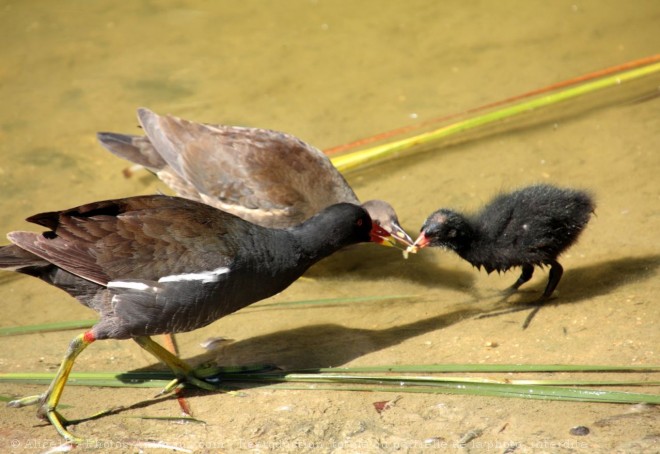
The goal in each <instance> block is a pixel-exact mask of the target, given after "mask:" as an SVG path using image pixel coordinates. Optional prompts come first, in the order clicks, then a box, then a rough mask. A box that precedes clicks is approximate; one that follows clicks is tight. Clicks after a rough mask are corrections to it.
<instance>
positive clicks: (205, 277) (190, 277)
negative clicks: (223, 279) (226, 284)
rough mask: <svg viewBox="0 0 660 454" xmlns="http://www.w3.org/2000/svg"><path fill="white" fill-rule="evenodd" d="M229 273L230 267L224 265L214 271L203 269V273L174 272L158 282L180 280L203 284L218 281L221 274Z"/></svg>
mask: <svg viewBox="0 0 660 454" xmlns="http://www.w3.org/2000/svg"><path fill="white" fill-rule="evenodd" d="M226 273H229V268H227V267H226V266H222V267H220V268H216V269H214V270H212V271H202V272H201V273H187V274H173V275H171V276H164V277H161V278H160V279H158V282H180V281H201V282H202V284H208V283H210V282H217V281H218V280H219V279H220V276H221V275H223V274H226Z"/></svg>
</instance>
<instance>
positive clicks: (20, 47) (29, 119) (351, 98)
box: [0, 0, 660, 453]
mask: <svg viewBox="0 0 660 454" xmlns="http://www.w3.org/2000/svg"><path fill="white" fill-rule="evenodd" d="M659 21H660V4H658V3H657V2H654V1H636V2H620V1H586V2H580V3H576V2H568V1H557V2H552V3H551V4H548V3H547V2H540V1H533V2H517V1H513V0H510V1H501V2H483V1H481V2H472V3H469V4H466V3H465V2H458V1H445V2H425V1H412V2H405V4H404V3H403V2H400V3H395V2H391V3H388V2H376V1H363V2H348V1H336V2H326V1H322V0H319V1H289V2H258V1H254V0H248V1H244V2H240V3H236V2H225V1H221V2H200V1H188V0H183V1H178V2H147V1H141V2H125V3H117V2H110V1H97V2H76V1H61V2H47V1H32V2H4V3H3V4H2V5H0V29H1V30H2V33H1V35H0V36H1V37H0V40H1V41H0V42H1V43H2V47H1V48H2V51H1V52H2V55H3V58H2V59H1V61H0V99H2V105H3V108H2V109H0V153H1V154H0V155H1V156H2V160H1V161H0V191H2V197H1V198H0V212H2V214H3V215H2V217H0V231H2V232H8V231H12V230H21V229H34V228H37V227H36V226H32V225H29V224H27V223H25V222H24V219H25V218H26V217H27V216H29V215H31V214H34V213H38V212H41V211H51V210H55V209H63V208H68V207H71V206H74V205H77V204H81V203H85V202H89V201H93V200H101V199H108V198H116V197H124V196H130V195H137V194H152V193H154V192H156V191H159V190H161V191H167V189H166V188H165V187H164V185H163V184H161V183H160V182H159V181H157V180H156V179H155V178H153V177H151V176H150V175H148V174H146V173H137V174H135V175H134V176H133V177H132V178H129V179H126V178H124V176H123V175H122V170H123V169H124V168H125V167H126V163H124V162H121V161H120V160H119V159H117V158H115V157H114V156H112V155H110V154H109V153H108V152H106V151H105V150H104V149H102V148H101V147H100V146H99V145H98V144H97V143H96V139H95V133H96V132H97V131H117V132H125V133H138V132H139V130H138V129H137V126H136V125H137V120H136V119H135V109H136V108H137V107H139V106H146V107H149V108H151V109H153V110H155V111H156V112H158V113H162V114H165V113H172V114H174V115H177V116H180V117H184V118H189V119H193V120H197V121H202V122H211V123H227V124H239V125H251V126H260V127H268V128H274V129H279V130H284V131H287V132H290V133H292V134H295V135H297V136H299V137H300V138H302V139H303V140H305V141H308V142H310V143H312V144H314V145H316V146H318V147H320V148H328V147H331V146H334V145H338V144H342V143H346V142H349V141H352V140H354V139H357V138H361V137H365V136H369V135H372V134H376V133H379V132H382V131H386V130H389V129H392V128H396V127H400V126H404V125H409V124H413V123H416V122H421V121H425V120H428V119H430V118H435V117H439V116H443V115H448V114H453V113H456V112H461V111H465V110H467V109H470V108H473V107H476V106H479V105H482V104H485V103H488V102H493V101H496V100H499V99H504V98H507V97H509V96H514V95H517V94H520V93H522V92H525V91H529V90H532V89H535V88H539V87H541V86H545V85H548V84H550V83H554V82H558V81H561V80H564V79H568V78H571V77H575V76H578V75H581V74H584V73H587V72H590V71H594V70H598V69H602V68H605V67H608V66H612V65H616V64H620V63H623V62H626V61H630V60H634V59H637V58H641V57H645V56H648V55H652V54H654V53H656V52H657V50H658V49H657V46H656V44H657V43H658V42H660V32H659V31H658V27H657V24H658V23H659ZM653 84H655V86H656V87H657V86H658V85H660V82H659V81H658V80H657V78H656V80H655V81H652V82H651V86H653ZM623 99H624V101H623V102H621V101H619V102H616V103H608V102H604V103H601V104H606V107H602V106H600V107H598V108H596V109H591V110H581V111H580V112H578V113H577V114H576V113H575V112H573V111H570V110H569V109H568V108H567V112H566V114H565V115H561V112H560V115H558V116H557V117H556V118H554V119H553V120H552V121H551V122H541V123H540V124H536V125H534V126H527V127H521V128H514V126H515V125H512V127H511V128H508V129H505V130H504V131H502V132H500V133H498V134H496V135H490V136H486V137H482V138H480V139H479V140H469V141H466V142H463V143H462V144H459V145H454V146H451V147H433V146H431V147H429V149H428V150H427V151H426V152H425V153H422V154H415V155H410V156H406V157H404V158H401V159H396V160H391V161H388V162H387V163H384V164H381V165H376V166H373V167H370V168H368V169H365V170H362V171H356V172H352V173H350V174H348V175H347V178H348V180H349V182H350V183H351V184H352V185H353V187H354V189H355V191H356V192H357V194H358V195H359V196H360V198H361V199H362V200H368V199H370V198H382V199H385V200H388V201H390V202H392V204H393V205H394V207H395V208H396V209H397V212H398V214H399V217H400V219H401V221H402V223H403V225H404V227H406V228H407V229H409V231H410V232H411V234H412V235H413V236H414V235H415V234H416V232H417V231H418V229H419V226H420V225H421V223H422V221H423V220H424V219H425V217H426V216H427V215H428V214H429V213H431V212H432V211H433V210H435V209H436V208H438V207H440V206H448V207H453V208H458V209H465V210H474V209H477V208H478V207H479V206H481V205H482V204H484V203H485V202H487V201H488V200H489V199H490V198H491V197H492V196H493V195H494V194H496V193H497V192H498V191H501V190H506V189H512V188H516V187H519V186H523V185H526V184H530V183H533V182H539V181H543V182H552V183H556V184H559V185H567V186H575V187H581V188H586V189H589V190H590V191H592V192H593V193H594V194H595V197H596V200H597V205H598V208H597V210H596V215H595V216H594V217H593V219H592V220H591V222H590V224H589V225H588V227H587V229H586V231H585V232H584V234H583V236H582V238H581V240H580V241H579V242H578V244H577V245H576V246H574V247H573V248H572V249H570V250H569V251H568V252H567V253H566V254H565V255H564V256H563V257H562V260H561V263H562V264H563V265H564V268H565V270H566V272H565V275H564V278H563V279H562V281H561V283H560V284H559V288H558V293H557V298H556V299H555V300H553V301H552V303H551V304H549V305H548V307H546V308H544V309H542V310H541V311H540V312H539V314H538V315H537V316H536V318H535V320H534V321H533V323H532V325H531V327H530V328H529V329H528V330H526V331H522V330H521V329H520V324H521V323H522V320H524V318H525V316H526V313H525V312H519V313H516V314H511V315H505V316H500V317H495V318H488V319H483V320H475V319H474V318H473V317H474V316H475V315H478V314H480V313H483V312H486V311H488V310H491V309H493V308H495V307H500V306H501V305H500V304H498V302H497V301H498V291H499V290H501V289H503V288H505V287H506V286H508V285H510V284H511V283H512V282H513V281H514V280H515V279H516V277H517V272H510V273H506V274H503V275H497V274H493V275H486V274H485V273H483V272H481V273H480V272H478V271H477V270H475V269H472V268H471V267H470V266H469V264H467V263H465V262H463V261H461V260H460V259H458V258H457V257H455V256H454V255H452V254H450V253H447V252H444V251H439V250H424V251H422V253H420V254H418V255H415V256H412V257H411V258H410V259H409V260H407V261H404V260H402V258H401V256H400V254H399V253H397V251H395V250H392V249H385V248H378V247H376V246H373V245H364V246H360V247H356V248H353V249H351V250H349V251H346V252H342V253H339V254H336V255H335V256H333V257H331V258H329V259H328V260H326V261H324V262H323V263H320V264H319V265H317V266H315V267H314V268H313V269H312V270H310V271H309V273H308V274H307V275H306V277H305V278H303V279H301V280H300V281H298V282H296V283H295V284H294V285H293V286H292V287H291V288H289V289H288V290H286V291H285V292H283V293H282V294H280V295H277V296H276V297H274V298H273V299H272V301H277V302H283V301H296V300H310V299H318V298H340V297H349V296H379V295H383V296H386V295H406V296H412V297H410V298H398V299H397V298H394V299H389V300H385V301H369V302H361V303H354V304H335V305H328V306H324V307H318V308H314V307H304V308H295V309H292V308H281V309H265V308H262V309H258V310H257V309H247V310H244V311H241V312H239V313H237V314H234V315H232V316H229V317H227V318H225V319H223V320H220V321H218V322H216V323H213V324H212V325H210V326H208V327H206V328H204V329H200V330H198V331H195V332H192V333H185V334H182V335H180V336H178V338H179V341H180V344H181V351H182V356H183V357H184V358H186V359H189V360H190V361H191V362H200V361H202V360H211V359H217V361H219V362H220V363H223V364H246V363H255V362H268V363H273V364H277V365H278V366H280V367H282V368H303V367H319V366H338V365H344V364H350V365H377V364H432V363H547V364H553V363H565V364H622V365H627V364H646V365H649V364H658V362H659V358H658V356H659V355H660V352H659V351H658V345H660V335H659V333H658V329H657V324H658V322H660V312H659V310H658V306H657V304H656V303H657V301H656V295H657V294H658V291H660V285H659V282H660V280H659V279H658V275H659V269H658V268H659V265H660V241H659V237H658V232H660V211H659V210H658V207H659V206H660V205H659V202H660V183H658V174H659V173H660V155H659V154H658V153H659V149H660V134H659V129H658V124H659V123H658V118H659V117H660V102H659V101H658V98H657V97H656V98H653V97H650V98H647V99H645V100H637V99H629V97H628V98H626V97H625V96H623ZM546 280H547V272H546V271H544V270H538V271H536V273H535V277H534V279H533V280H532V282H530V283H529V284H527V285H525V286H524V287H523V290H524V291H523V292H521V294H520V295H518V296H516V297H514V298H512V300H513V301H518V300H521V301H528V300H530V299H533V298H534V297H535V296H537V294H538V293H539V292H540V291H542V289H543V287H544V285H545V282H546ZM0 292H1V293H0V294H1V295H2V299H1V301H0V308H1V309H2V314H3V316H2V318H1V319H0V325H2V326H17V325H28V324H36V323H47V322H54V321H60V320H75V319H87V318H93V316H94V314H93V313H92V312H90V311H89V310H88V309H86V308H84V307H82V306H81V305H79V304H77V303H76V302H75V301H73V300H72V299H70V298H69V297H67V296H66V295H64V294H63V293H61V292H59V291H57V290H55V289H53V288H51V287H49V286H47V285H45V284H42V283H40V282H37V281H36V280H33V279H29V278H25V277H18V276H15V275H14V274H12V273H2V274H0ZM74 334H75V333H74V332H59V333H49V334H39V335H29V336H21V337H5V338H2V339H0V346H1V348H0V371H2V372H17V371H36V372H45V371H53V370H54V369H55V368H56V365H57V364H58V363H59V361H60V359H61V357H62V355H63V354H64V351H65V349H66V345H67V343H68V341H69V340H70V339H71V338H72V337H73V336H74ZM213 336H225V337H228V338H230V339H233V342H232V343H229V344H227V345H225V346H223V347H222V348H221V349H220V350H218V351H217V352H214V353H208V352H206V351H204V350H203V349H202V348H201V347H200V346H199V343H200V342H201V341H202V340H204V339H206V338H209V337H213ZM153 365H154V360H153V358H151V357H150V356H149V355H148V354H147V353H144V352H142V351H141V350H140V349H139V347H138V346H137V345H135V344H134V343H131V342H116V341H104V342H98V343H96V344H94V345H93V346H92V347H90V348H89V349H88V350H87V351H85V352H84V353H83V354H82V355H81V357H80V358H79V360H78V361H77V363H76V370H79V371H106V370H112V371H124V370H133V369H137V368H143V367H147V366H153ZM640 375H641V374H640ZM641 378H642V379H643V378H648V379H654V380H657V377H655V376H653V375H648V377H647V376H642V377H641ZM42 389H43V387H42V386H29V385H8V384H2V385H0V394H2V395H3V396H12V397H14V396H19V395H29V394H33V393H37V392H41V390H42ZM644 391H648V392H656V393H657V390H655V391H654V390H653V389H652V388H645V389H644ZM152 395H153V391H152V390H141V389H103V388H99V389H87V388H83V387H71V388H67V390H66V392H65V394H64V397H63V400H62V403H63V404H67V405H69V406H70V407H69V408H66V409H64V410H63V412H64V413H65V414H67V415H71V416H72V417H82V416H87V415H89V414H92V413H95V412H97V411H101V410H104V409H106V408H108V407H111V406H117V405H122V406H125V407H129V408H128V409H127V410H125V411H123V412H120V413H119V414H117V415H113V416H108V417H104V418H100V419H98V420H94V421H89V422H85V423H82V424H79V425H77V426H76V427H75V428H74V429H73V431H74V432H75V433H76V434H78V435H81V436H84V437H89V438H97V439H99V440H117V441H120V442H122V443H128V442H130V441H134V440H163V441H165V442H167V443H170V444H175V445H178V446H181V447H184V448H186V449H191V450H196V451H202V452H203V451H207V452H217V451H218V450H220V451H226V452H243V451H244V452H256V451H257V450H258V451H259V452H265V451H274V452H281V451H285V452H286V451H292V452H293V451H299V450H302V451H312V450H314V449H315V448H322V450H323V451H326V452H357V451H359V452H381V451H385V452H389V451H394V450H396V449H397V448H401V449H408V450H410V451H411V452H417V451H421V450H423V449H424V448H425V447H428V446H429V444H430V445H431V446H434V443H436V442H437V443H444V442H446V443H447V445H448V446H444V447H445V448H447V449H452V447H453V448H456V449H459V448H458V447H457V445H456V442H457V441H458V440H460V439H461V437H463V436H464V435H465V433H467V432H468V431H470V430H476V431H477V432H478V433H480V434H481V435H480V436H479V437H478V438H477V439H475V440H474V441H473V442H472V443H471V444H468V448H466V449H471V450H474V451H475V452H478V451H493V452H502V451H504V449H506V447H508V446H516V451H515V452H517V453H518V452H532V451H535V452H538V451H539V450H544V449H545V450H546V452H569V451H570V452H587V451H588V452H613V451H615V450H619V451H620V452H632V451H638V452H641V451H643V450H646V452H652V451H653V450H654V449H659V448H658V443H659V441H658V440H659V439H658V431H657V427H658V426H657V421H658V412H657V409H640V408H631V407H629V406H625V405H592V404H581V403H561V402H550V403H542V402H539V401H520V400H513V399H486V398H477V397H465V396H444V395H410V394H403V393H402V394H401V396H402V397H401V399H399V400H397V403H396V405H395V406H394V407H393V408H391V409H390V410H388V411H386V412H383V413H377V412H376V411H375V410H374V407H373V405H372V403H373V402H377V401H383V400H388V399H393V398H394V397H395V396H392V395H391V394H385V393H373V394H369V393H366V394H361V393H348V392H329V391H324V392H309V391H304V392H303V391H273V390H269V389H265V388H259V387H257V388H253V389H249V390H247V391H246V392H245V394H244V397H235V396H227V395H222V394H194V395H193V396H192V397H190V401H191V403H192V407H193V411H194V415H195V416H196V417H198V418H199V419H201V420H204V421H206V425H196V424H192V425H183V426H182V425H171V424H170V423H168V422H164V421H157V420H144V419H138V418H131V416H144V415H147V416H177V415H178V414H179V409H178V405H177V403H176V400H174V399H170V398H165V399H156V400H153V399H152ZM0 421H2V423H1V424H0V429H2V430H1V431H0V446H5V445H6V446H12V447H13V448H23V450H24V451H26V452H27V451H31V452H34V450H31V449H30V446H29V445H28V441H30V440H33V441H34V440H38V441H39V442H42V443H52V444H57V443H59V439H58V437H57V436H56V433H55V431H54V430H53V429H52V428H51V427H47V426H45V425H43V424H41V423H40V422H39V421H38V420H37V419H36V418H35V417H34V412H33V409H29V408H28V409H8V408H5V407H3V406H0ZM578 425H584V426H588V427H590V428H591V432H590V434H589V435H588V436H584V437H575V436H572V435H570V434H569V430H570V429H571V428H572V427H574V426H578ZM429 440H435V441H431V442H430V441H429ZM13 442H14V443H15V444H11V443H13ZM108 446H109V445H108ZM108 446H105V447H108ZM127 446H129V445H123V447H124V450H128V451H130V449H131V448H130V447H127ZM435 447H442V446H440V445H437V446H435ZM89 448H94V446H90V447H89ZM97 448H98V447H97Z"/></svg>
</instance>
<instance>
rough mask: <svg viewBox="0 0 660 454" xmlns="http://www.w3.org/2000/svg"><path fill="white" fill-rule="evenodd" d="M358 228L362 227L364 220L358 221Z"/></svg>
mask: <svg viewBox="0 0 660 454" xmlns="http://www.w3.org/2000/svg"><path fill="white" fill-rule="evenodd" d="M357 226H358V227H362V219H358V220H357Z"/></svg>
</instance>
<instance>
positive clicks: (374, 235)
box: [371, 222, 396, 246]
mask: <svg viewBox="0 0 660 454" xmlns="http://www.w3.org/2000/svg"><path fill="white" fill-rule="evenodd" d="M371 241H372V242H373V243H378V244H380V245H382V246H395V245H396V241H395V240H394V237H393V236H392V234H391V233H390V232H388V231H387V230H385V229H384V228H382V227H381V226H379V225H378V224H376V223H375V222H374V223H373V225H372V227H371Z"/></svg>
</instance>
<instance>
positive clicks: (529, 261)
mask: <svg viewBox="0 0 660 454" xmlns="http://www.w3.org/2000/svg"><path fill="white" fill-rule="evenodd" d="M594 209H595V204H594V201H593V198H592V197H591V196H590V195H589V194H588V193H587V192H584V191H579V190H575V189H566V188H558V187H555V186H551V185H548V184H538V185H533V186H529V187H525V188H522V189H519V190H517V191H514V192H511V193H507V194H501V195H499V196H497V197H495V199H493V200H492V201H491V202H490V203H489V204H487V205H486V206H485V207H484V208H483V209H482V210H481V211H480V212H478V213H476V214H474V215H469V216H468V215H463V214H460V213H458V212H456V211H452V210H448V209H445V208H442V209H440V210H438V211H436V212H434V213H433V214H431V215H430V216H429V217H428V218H427V219H426V221H425V222H424V225H423V226H422V229H421V232H420V234H419V237H418V238H417V240H416V241H415V244H414V246H413V247H412V249H413V250H415V249H416V248H424V247H428V246H431V247H444V248H447V249H451V250H453V251H454V252H456V253H457V254H458V255H459V256H461V257H462V258H463V259H465V260H467V261H468V262H470V263H471V264H472V265H473V266H475V267H477V268H479V269H481V267H483V268H484V269H485V270H486V272H488V273H491V272H493V271H498V272H501V271H507V270H508V269H510V268H513V267H522V273H521V275H520V277H519V278H518V280H517V281H516V282H515V283H514V284H513V285H512V286H511V287H510V289H509V291H510V292H513V291H515V290H517V289H518V288H519V287H520V286H521V285H523V284H524V283H525V282H527V281H529V280H530V279H531V277H532V275H533V273H534V267H535V266H544V265H547V266H549V267H550V273H549V278H548V284H547V285H546V288H545V291H544V292H543V294H542V296H541V298H540V299H539V301H543V300H546V299H548V298H550V296H551V295H552V293H553V292H554V290H555V288H556V287H557V284H559V281H560V280H561V276H562V274H563V268H562V266H561V265H560V264H559V262H558V261H557V257H558V256H559V255H560V254H561V253H562V252H563V251H565V250H566V249H568V248H569V247H570V246H571V245H572V244H574V243H575V242H576V241H577V239H578V236H579V235H580V233H581V232H582V230H583V229H584V227H585V226H586V224H587V222H589V218H590V216H591V213H592V212H593V211H594ZM532 316H533V314H532ZM529 321H531V316H530V318H528V321H527V322H526V323H527V324H528V322H529ZM524 327H526V326H524Z"/></svg>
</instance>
